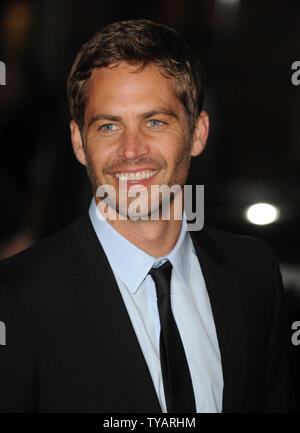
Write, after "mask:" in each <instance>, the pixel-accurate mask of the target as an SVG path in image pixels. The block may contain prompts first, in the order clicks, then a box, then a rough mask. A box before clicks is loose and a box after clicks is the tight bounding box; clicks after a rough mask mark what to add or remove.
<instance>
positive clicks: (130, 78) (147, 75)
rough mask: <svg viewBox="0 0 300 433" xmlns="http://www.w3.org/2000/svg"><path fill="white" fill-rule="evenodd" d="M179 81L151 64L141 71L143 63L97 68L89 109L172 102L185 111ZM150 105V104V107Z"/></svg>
mask: <svg viewBox="0 0 300 433" xmlns="http://www.w3.org/2000/svg"><path fill="white" fill-rule="evenodd" d="M178 102H179V100H178V97H177V94H176V91H175V82H174V79H173V78H172V77H167V76H166V75H165V74H163V73H162V71H161V69H160V68H159V67H158V66H156V65H154V64H149V65H147V66H145V67H144V68H143V69H141V70H139V65H130V64H128V63H126V62H121V63H120V64H119V65H117V66H110V67H106V68H101V69H94V70H93V71H92V74H91V77H90V79H89V81H88V85H87V99H86V109H87V111H95V110H97V109H99V107H100V106H102V107H103V106H105V107H107V108H111V109H123V110H126V108H129V107H130V108H134V107H135V108H136V110H138V109H144V108H147V109H149V106H150V105H151V106H152V107H151V108H153V109H154V108H156V107H155V106H159V105H168V106H170V107H172V108H173V109H174V108H175V107H177V110H179V111H180V110H182V107H179V106H181V104H180V103H179V104H178ZM146 106H147V107H146Z"/></svg>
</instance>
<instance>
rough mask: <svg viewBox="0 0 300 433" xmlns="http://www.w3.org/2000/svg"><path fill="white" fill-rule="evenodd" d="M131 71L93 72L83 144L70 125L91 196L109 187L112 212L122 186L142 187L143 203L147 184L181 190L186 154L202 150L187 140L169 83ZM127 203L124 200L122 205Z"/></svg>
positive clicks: (147, 71)
mask: <svg viewBox="0 0 300 433" xmlns="http://www.w3.org/2000/svg"><path fill="white" fill-rule="evenodd" d="M136 70H137V66H136V65H129V64H128V63H125V62H122V63H120V65H119V66H117V67H115V68H113V69H111V68H101V69H95V70H93V72H92V75H91V77H90V79H89V82H88V86H87V101H86V108H85V116H84V130H83V138H84V143H85V145H83V143H82V141H81V137H80V133H79V130H78V127H77V125H76V124H75V122H74V121H72V122H73V123H72V122H71V133H72V142H73V147H74V151H75V154H76V156H77V158H78V160H79V161H80V162H81V163H83V164H84V165H86V166H87V169H88V174H89V177H90V180H91V182H92V185H93V189H94V192H96V189H97V187H99V186H101V185H110V186H113V187H114V189H115V191H116V208H117V210H118V209H119V207H120V204H121V203H120V202H119V190H120V189H122V188H124V186H126V188H127V192H128V191H129V190H131V191H137V190H138V189H140V188H141V187H146V188H147V190H148V197H149V200H150V198H151V194H150V187H151V186H152V185H158V186H160V185H163V184H166V185H168V186H169V187H171V186H172V185H175V184H178V185H180V186H183V185H184V183H185V181H186V178H187V175H188V170H189V163H190V157H191V155H196V154H199V153H200V152H201V151H202V148H203V147H204V146H202V147H201V146H199V140H198V142H197V143H196V142H195V140H193V139H192V138H190V137H189V136H188V124H187V120H186V116H185V113H184V110H183V106H182V104H181V102H180V101H179V99H178V97H177V95H176V93H175V89H174V82H173V79H169V78H166V77H165V76H163V75H162V74H161V72H160V70H159V68H158V67H157V66H155V65H153V64H150V65H148V66H146V67H145V68H144V69H143V70H141V71H139V72H136ZM204 144H205V143H204ZM125 179H126V182H124V181H125ZM126 184H127V185H126ZM104 188H105V187H104ZM123 192H124V190H123ZM132 200H134V198H128V205H129V204H130V202H131V201H132ZM148 205H150V202H148ZM158 205H159V204H158ZM150 206H152V210H153V204H151V205H150ZM148 209H151V208H149V207H148Z"/></svg>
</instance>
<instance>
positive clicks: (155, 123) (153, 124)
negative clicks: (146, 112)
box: [149, 119, 164, 128]
mask: <svg viewBox="0 0 300 433" xmlns="http://www.w3.org/2000/svg"><path fill="white" fill-rule="evenodd" d="M149 123H150V126H154V127H155V128H157V127H158V126H160V125H161V124H162V123H164V122H162V121H161V120H157V119H152V120H149Z"/></svg>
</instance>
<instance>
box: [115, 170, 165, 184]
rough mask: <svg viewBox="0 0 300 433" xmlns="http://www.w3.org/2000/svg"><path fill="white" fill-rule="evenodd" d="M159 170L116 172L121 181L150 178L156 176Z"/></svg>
mask: <svg viewBox="0 0 300 433" xmlns="http://www.w3.org/2000/svg"><path fill="white" fill-rule="evenodd" d="M158 171H159V170H154V171H149V170H147V171H146V170H144V171H137V172H136V173H116V176H117V178H118V179H119V180H120V181H121V182H125V180H126V181H132V180H144V179H149V178H150V177H152V176H154V174H156V173H158Z"/></svg>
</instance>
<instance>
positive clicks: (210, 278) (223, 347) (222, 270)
mask: <svg viewBox="0 0 300 433" xmlns="http://www.w3.org/2000/svg"><path fill="white" fill-rule="evenodd" d="M190 234H191V238H192V241H193V244H194V248H195V251H196V254H197V256H198V260H199V263H200V266H201V270H202V273H203V277H204V280H205V283H206V288H207V291H208V295H209V298H210V302H211V307H212V313H213V317H214V321H215V326H216V332H217V337H218V342H219V348H220V353H221V363H222V370H223V380H224V390H223V408H222V411H223V412H233V411H234V412H236V411H237V410H238V407H239V405H240V404H241V398H242V395H241V390H242V387H243V381H244V374H245V371H244V367H245V341H244V338H245V333H244V328H243V327H244V325H243V317H242V313H241V311H242V309H241V302H240V288H239V287H238V282H237V279H236V276H235V274H234V271H233V270H231V269H230V268H229V266H228V265H227V257H226V254H225V253H224V251H223V250H222V249H221V248H219V246H218V245H217V244H216V243H215V242H214V241H213V239H212V238H211V237H210V236H209V235H208V234H207V231H206V229H205V228H204V229H203V230H201V231H200V232H191V233H190Z"/></svg>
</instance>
